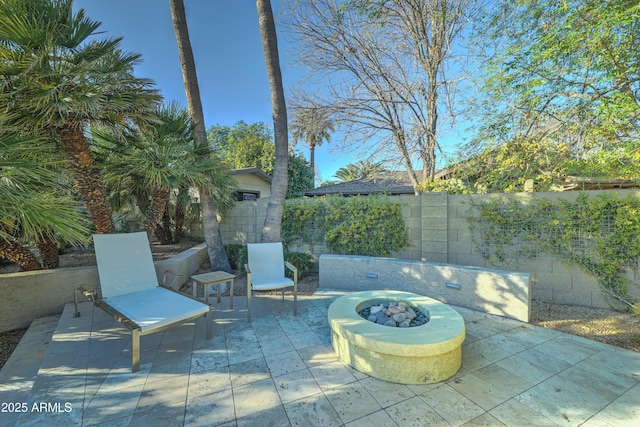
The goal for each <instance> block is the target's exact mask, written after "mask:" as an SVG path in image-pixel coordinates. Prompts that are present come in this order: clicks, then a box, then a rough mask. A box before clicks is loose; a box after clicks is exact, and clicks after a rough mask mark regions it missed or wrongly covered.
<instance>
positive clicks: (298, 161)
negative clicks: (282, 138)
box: [208, 121, 313, 198]
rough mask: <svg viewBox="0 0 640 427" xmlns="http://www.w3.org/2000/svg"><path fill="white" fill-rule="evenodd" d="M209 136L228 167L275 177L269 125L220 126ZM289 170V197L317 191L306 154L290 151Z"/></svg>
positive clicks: (212, 129)
mask: <svg viewBox="0 0 640 427" xmlns="http://www.w3.org/2000/svg"><path fill="white" fill-rule="evenodd" d="M208 135H209V139H210V140H211V141H212V144H213V146H214V149H215V150H216V152H217V153H220V155H221V156H222V158H223V162H224V163H225V165H226V166H227V167H228V168H231V169H242V168H252V167H258V168H260V169H261V170H263V171H264V172H266V173H268V174H273V170H274V167H275V144H274V142H273V136H272V134H271V130H270V129H269V126H268V125H267V124H266V123H264V122H257V123H252V124H247V123H245V122H243V121H239V122H238V123H236V124H235V125H233V126H222V125H219V124H217V125H214V126H211V127H209V130H208ZM287 170H288V180H289V184H288V186H287V195H286V197H287V198H292V197H300V196H302V195H303V194H304V192H305V191H306V190H309V189H311V188H313V179H312V178H313V175H312V173H311V169H310V167H309V163H307V161H306V160H304V158H303V157H302V155H300V154H298V153H295V152H293V151H290V152H289V159H288V162H287Z"/></svg>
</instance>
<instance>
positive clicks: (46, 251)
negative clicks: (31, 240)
mask: <svg viewBox="0 0 640 427" xmlns="http://www.w3.org/2000/svg"><path fill="white" fill-rule="evenodd" d="M36 246H37V248H38V252H40V259H41V260H42V265H43V266H44V268H58V267H59V266H60V252H59V251H58V243H57V242H56V241H55V239H53V238H52V236H50V235H49V234H44V235H42V236H41V237H40V238H39V239H38V241H37V242H36Z"/></svg>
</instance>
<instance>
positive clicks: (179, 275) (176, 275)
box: [162, 270, 183, 289]
mask: <svg viewBox="0 0 640 427" xmlns="http://www.w3.org/2000/svg"><path fill="white" fill-rule="evenodd" d="M167 274H171V275H172V276H173V281H172V282H171V285H170V286H167ZM182 276H183V274H178V273H174V272H173V271H171V270H166V271H165V272H164V274H163V275H162V287H163V288H171V289H173V285H175V284H176V282H177V281H178V277H182Z"/></svg>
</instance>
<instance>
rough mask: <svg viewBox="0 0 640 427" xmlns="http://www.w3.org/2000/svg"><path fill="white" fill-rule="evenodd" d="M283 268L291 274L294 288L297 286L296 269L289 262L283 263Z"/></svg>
mask: <svg viewBox="0 0 640 427" xmlns="http://www.w3.org/2000/svg"><path fill="white" fill-rule="evenodd" d="M284 266H285V267H286V268H288V269H289V270H291V271H292V272H293V281H294V282H295V283H296V286H297V283H298V268H297V267H296V266H295V265H293V264H291V263H290V262H289V261H285V262H284Z"/></svg>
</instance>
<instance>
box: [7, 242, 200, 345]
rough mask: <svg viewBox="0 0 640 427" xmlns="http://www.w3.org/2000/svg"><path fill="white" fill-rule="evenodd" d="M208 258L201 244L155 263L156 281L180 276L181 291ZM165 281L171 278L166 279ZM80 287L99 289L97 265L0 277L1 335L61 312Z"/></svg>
mask: <svg viewBox="0 0 640 427" xmlns="http://www.w3.org/2000/svg"><path fill="white" fill-rule="evenodd" d="M207 257H208V255H207V247H206V244H204V243H202V244H200V245H198V246H195V247H193V248H191V249H188V250H186V251H184V252H181V253H179V254H178V255H176V256H174V257H172V258H168V259H165V260H162V261H156V262H155V263H154V264H155V267H156V274H157V275H158V282H162V279H163V276H164V273H165V271H167V270H169V271H172V272H174V273H176V274H179V275H180V276H179V278H178V280H176V283H175V284H174V286H173V288H174V289H177V288H180V286H182V285H183V284H184V283H185V282H186V281H187V280H188V279H189V276H191V275H192V274H193V273H194V272H195V271H197V270H198V268H199V267H200V265H201V264H202V263H203V262H205V260H206V259H207ZM167 280H168V281H171V280H173V277H172V276H168V277H167ZM80 286H83V287H85V288H88V289H93V288H97V287H98V286H99V282H98V268H97V267H96V266H90V267H75V268H56V269H53V270H39V271H27V272H22V273H9V274H0V295H2V297H0V332H4V331H10V330H13V329H20V328H26V327H28V326H29V325H30V324H31V322H32V321H33V320H34V319H37V318H40V317H44V316H50V315H53V314H59V313H62V310H63V308H64V306H65V304H67V303H71V302H73V294H74V290H75V289H77V288H78V287H80ZM81 298H84V297H81Z"/></svg>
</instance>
